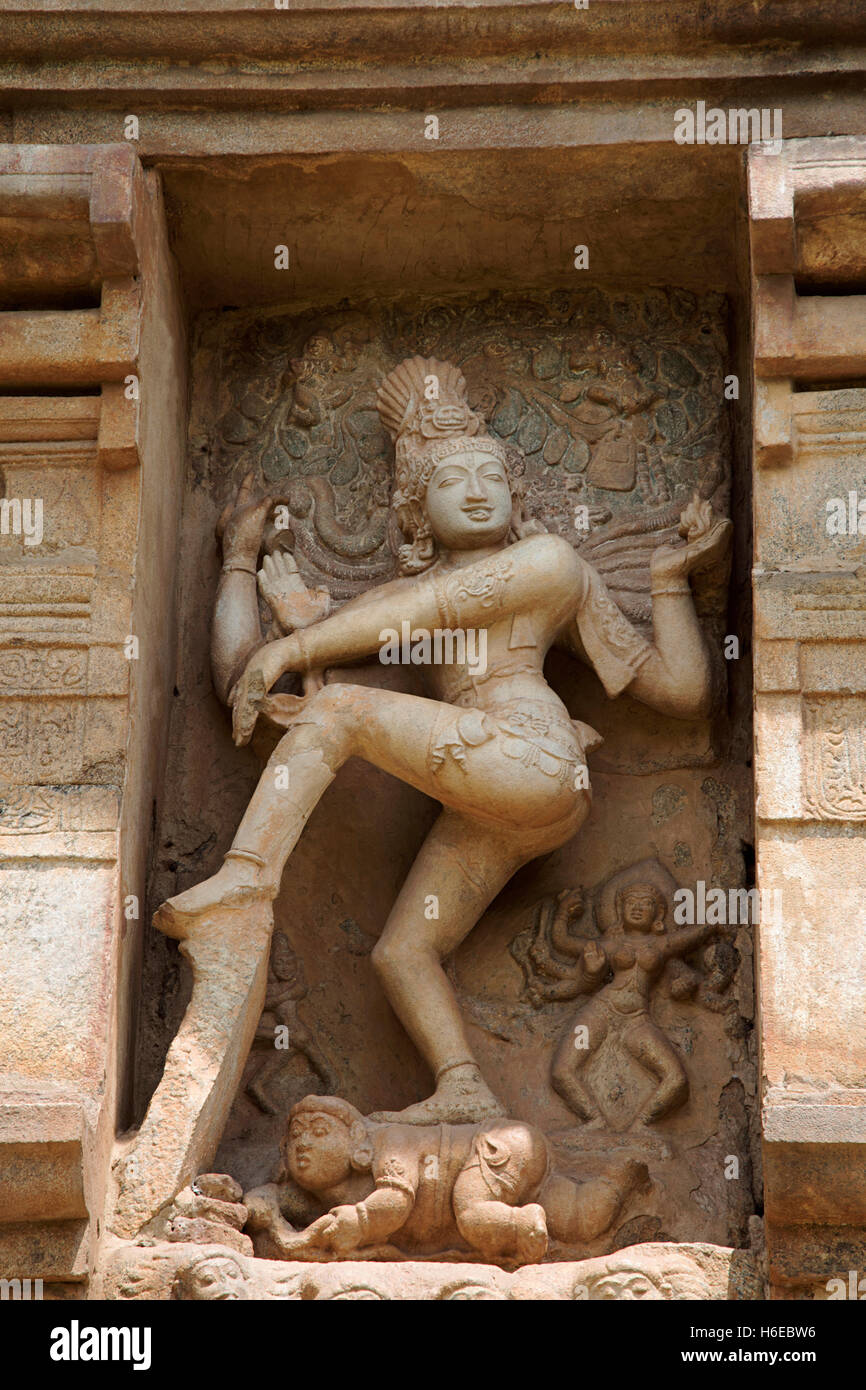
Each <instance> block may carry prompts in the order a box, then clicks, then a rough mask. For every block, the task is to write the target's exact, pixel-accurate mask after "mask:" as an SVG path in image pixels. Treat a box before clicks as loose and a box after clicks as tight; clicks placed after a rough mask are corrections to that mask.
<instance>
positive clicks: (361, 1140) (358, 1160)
mask: <svg viewBox="0 0 866 1390" xmlns="http://www.w3.org/2000/svg"><path fill="white" fill-rule="evenodd" d="M349 1137H350V1140H351V1144H352V1156H351V1159H350V1160H349V1161H350V1163H351V1164H352V1167H353V1168H354V1169H355V1171H356V1172H358V1173H367V1172H369V1170H370V1168H371V1167H372V1164H373V1144H372V1141H371V1139H370V1136H369V1134H368V1133H367V1127H366V1125H363V1124H359V1123H356V1124H353V1125H352V1129H351V1132H350V1136H349Z"/></svg>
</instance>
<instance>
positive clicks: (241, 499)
mask: <svg viewBox="0 0 866 1390" xmlns="http://www.w3.org/2000/svg"><path fill="white" fill-rule="evenodd" d="M252 484H253V475H252V474H251V473H248V474H247V476H246V477H245V478H244V480H243V482H242V483H241V485H240V487H239V488H238V493H237V497H236V498H235V500H234V502H230V503H229V504H228V506H227V507H226V509H225V511H224V512H223V513H222V516H221V517H220V519H219V522H218V523H217V535H218V536H219V538H220V541H221V542H222V552H223V567H222V573H221V574H220V578H219V585H218V587H217V596H216V603H215V605H214V615H213V627H212V631H211V673H212V675H213V683H214V688H215V690H216V693H217V695H218V696H219V698H220V699H221V700H222V702H223V704H228V695H229V691H230V690H231V688H232V686H233V685H234V684H235V682H236V681H237V679H238V677H239V676H240V674H241V672H242V671H243V669H244V667H245V666H246V664H247V662H248V661H249V659H250V657H251V656H252V655H253V653H254V652H256V651H257V650H258V649H259V647H260V646H261V645H262V643H263V642H264V634H263V633H262V626H261V623H260V621H259V606H258V602H257V600H256V560H257V559H258V554H259V550H260V549H261V544H262V531H263V529H264V524H265V521H266V520H267V515H268V512H269V511H270V509H271V507H272V506H273V499H272V498H271V497H270V496H268V497H264V498H262V499H260V500H259V501H254V500H252V499H251V494H252Z"/></svg>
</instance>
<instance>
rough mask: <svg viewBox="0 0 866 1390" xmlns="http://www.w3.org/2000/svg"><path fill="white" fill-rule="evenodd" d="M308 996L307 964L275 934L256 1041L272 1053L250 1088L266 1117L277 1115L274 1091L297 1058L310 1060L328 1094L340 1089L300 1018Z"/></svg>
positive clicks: (283, 939) (248, 1083) (287, 943)
mask: <svg viewBox="0 0 866 1390" xmlns="http://www.w3.org/2000/svg"><path fill="white" fill-rule="evenodd" d="M306 995H307V985H306V981H305V979H304V967H303V964H302V963H301V961H300V960H299V959H298V957H297V955H296V954H295V952H294V951H293V950H292V948H291V946H290V945H289V940H288V937H287V936H286V935H285V933H284V932H275V933H274V937H273V940H272V942H271V958H270V963H269V969H268V985H267V992H266V994H265V1007H264V1010H263V1012H262V1016H261V1020H260V1022H259V1026H258V1028H257V1029H256V1039H255V1040H256V1041H257V1042H258V1043H260V1044H262V1043H266V1044H267V1045H268V1050H267V1053H266V1055H265V1058H264V1061H263V1062H262V1064H261V1065H260V1066H259V1067H258V1069H257V1070H256V1072H255V1074H254V1075H253V1076H252V1077H251V1078H250V1080H249V1081H248V1082H247V1087H246V1090H247V1095H248V1096H249V1097H250V1098H251V1099H252V1100H254V1101H255V1103H256V1105H257V1106H258V1107H259V1109H260V1110H262V1111H263V1112H264V1113H265V1114H266V1115H275V1114H276V1113H277V1105H276V1103H275V1101H274V1099H273V1098H272V1095H271V1088H272V1086H273V1085H274V1083H276V1082H277V1081H278V1080H279V1077H280V1074H281V1073H282V1072H283V1071H284V1070H285V1068H286V1067H287V1065H288V1064H289V1062H290V1061H291V1060H292V1058H293V1057H296V1056H302V1057H306V1059H307V1061H308V1062H309V1064H310V1066H311V1067H312V1069H313V1071H314V1072H315V1073H316V1075H317V1076H318V1077H319V1078H320V1080H321V1081H322V1083H323V1085H324V1086H325V1089H326V1091H333V1090H335V1089H336V1078H335V1077H334V1074H333V1072H332V1071H331V1068H330V1066H329V1064H328V1060H327V1058H326V1057H325V1056H324V1054H323V1052H322V1050H321V1048H320V1047H319V1045H318V1043H317V1042H316V1039H315V1038H314V1037H313V1035H312V1033H311V1032H310V1030H309V1029H308V1028H307V1026H306V1024H304V1023H302V1022H301V1020H300V1018H299V1017H298V1004H299V1003H300V1002H301V1000H302V999H304V998H306ZM281 1029H282V1030H283V1031H282V1034H281V1033H280V1031H279V1030H281ZM295 1094H297V1092H296V1093H295Z"/></svg>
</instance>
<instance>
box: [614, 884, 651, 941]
mask: <svg viewBox="0 0 866 1390" xmlns="http://www.w3.org/2000/svg"><path fill="white" fill-rule="evenodd" d="M658 911H659V908H658V903H657V901H656V896H655V893H652V892H650V891H648V890H647V889H645V888H633V889H631V890H630V891H629V892H628V893H625V894H623V900H622V920H623V923H624V924H625V926H626V927H627V929H628V930H629V931H641V932H648V931H651V930H652V928H653V925H654V923H655V921H656V918H657V916H658Z"/></svg>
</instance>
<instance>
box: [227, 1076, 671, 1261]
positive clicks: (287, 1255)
mask: <svg viewBox="0 0 866 1390" xmlns="http://www.w3.org/2000/svg"><path fill="white" fill-rule="evenodd" d="M281 1149H282V1155H283V1161H284V1165H285V1174H286V1178H287V1180H291V1183H294V1184H296V1185H297V1187H299V1188H301V1189H303V1190H304V1192H306V1193H310V1194H312V1195H313V1197H314V1198H315V1199H316V1202H317V1204H318V1208H319V1209H320V1210H321V1209H324V1210H323V1214H322V1215H320V1216H318V1217H317V1218H316V1219H314V1220H313V1221H312V1223H311V1224H310V1225H308V1226H307V1228H306V1229H305V1230H302V1231H296V1230H295V1229H294V1227H293V1226H292V1225H291V1224H290V1223H289V1221H287V1220H286V1218H285V1216H284V1215H283V1210H284V1208H285V1209H287V1210H289V1211H292V1213H293V1214H295V1212H296V1208H294V1209H293V1208H292V1206H291V1187H290V1183H289V1181H286V1182H285V1183H283V1184H277V1183H272V1184H269V1185H268V1186H266V1187H260V1188H256V1189H255V1190H254V1191H253V1192H249V1193H247V1195H246V1196H245V1198H244V1202H245V1204H246V1206H247V1208H248V1210H249V1220H248V1222H247V1228H246V1229H247V1231H249V1232H250V1233H251V1234H252V1236H253V1241H254V1244H255V1249H256V1254H257V1255H260V1256H263V1257H265V1258H270V1259H289V1260H298V1259H321V1258H323V1257H324V1258H327V1257H328V1255H329V1254H330V1255H331V1256H334V1255H336V1256H348V1255H350V1254H352V1252H354V1251H356V1250H361V1249H364V1248H367V1249H368V1251H369V1253H370V1254H371V1255H372V1254H374V1250H373V1247H379V1248H380V1250H381V1252H382V1254H383V1256H385V1257H387V1254H388V1253H389V1252H391V1253H394V1252H396V1251H399V1252H404V1253H409V1254H431V1253H435V1252H440V1253H441V1252H444V1251H448V1250H455V1249H465V1248H467V1247H468V1248H469V1249H471V1250H475V1251H477V1252H478V1253H479V1254H481V1255H482V1256H483V1257H484V1259H485V1260H488V1261H490V1262H503V1263H508V1264H513V1265H520V1264H532V1263H535V1262H536V1261H538V1260H540V1259H542V1258H543V1256H544V1255H545V1253H546V1251H547V1242H548V1234H550V1235H551V1236H553V1237H554V1238H555V1239H558V1240H561V1241H564V1242H566V1243H570V1244H573V1243H584V1242H586V1241H590V1240H592V1239H594V1238H595V1237H596V1236H599V1235H601V1234H602V1233H603V1232H604V1231H606V1230H607V1229H608V1228H609V1227H610V1225H611V1224H612V1223H613V1221H614V1220H615V1219H616V1217H617V1215H618V1214H619V1212H620V1210H621V1209H622V1207H623V1205H624V1203H625V1201H626V1198H627V1197H628V1196H629V1195H630V1193H632V1192H633V1191H635V1190H636V1189H638V1188H639V1187H643V1186H646V1185H647V1184H648V1174H647V1170H646V1167H645V1165H644V1164H642V1163H638V1162H635V1161H629V1162H626V1163H623V1164H620V1165H619V1166H618V1167H617V1168H614V1169H613V1170H612V1171H611V1172H610V1173H609V1174H608V1175H607V1176H606V1177H604V1178H596V1179H593V1180H591V1181H588V1182H585V1183H576V1182H573V1181H572V1180H571V1179H570V1178H567V1177H564V1176H563V1175H561V1174H557V1173H555V1172H553V1171H552V1166H551V1158H550V1152H549V1149H548V1146H547V1141H546V1139H545V1137H544V1135H543V1134H542V1133H541V1131H540V1130H538V1129H536V1128H535V1127H534V1126H533V1125H530V1124H525V1123H524V1122H523V1121H520V1120H510V1119H494V1120H488V1121H486V1122H484V1123H482V1124H477V1125H471V1124H466V1125H448V1124H440V1125H406V1124H393V1123H380V1122H376V1121H373V1120H370V1119H365V1118H364V1116H363V1115H361V1113H360V1112H359V1111H358V1110H356V1109H355V1107H354V1106H353V1105H350V1104H349V1103H348V1102H347V1101H345V1100H341V1099H339V1098H337V1097H336V1096H307V1097H306V1098H305V1099H304V1100H302V1101H300V1102H299V1103H298V1104H297V1105H295V1106H294V1107H293V1109H292V1110H291V1112H290V1114H289V1120H288V1125H287V1129H286V1135H285V1138H284V1140H283V1144H282V1146H281Z"/></svg>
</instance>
